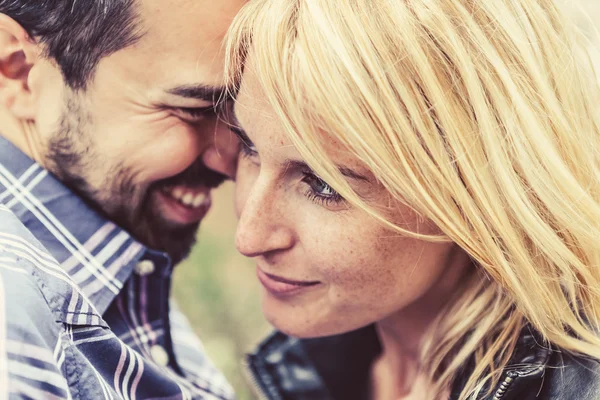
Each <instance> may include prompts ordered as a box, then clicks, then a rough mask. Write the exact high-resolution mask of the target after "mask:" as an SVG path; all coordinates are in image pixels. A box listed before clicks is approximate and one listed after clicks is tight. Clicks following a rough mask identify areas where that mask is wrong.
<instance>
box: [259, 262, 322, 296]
mask: <svg viewBox="0 0 600 400" xmlns="http://www.w3.org/2000/svg"><path fill="white" fill-rule="evenodd" d="M256 275H257V276H258V280H259V281H260V283H262V285H263V286H264V287H265V289H266V290H267V291H268V292H269V293H271V294H273V295H274V296H284V295H288V296H289V295H292V294H297V293H298V292H300V291H303V290H306V289H308V288H311V287H314V286H316V285H319V284H320V283H321V282H318V281H294V280H290V279H286V278H282V277H280V276H277V275H272V274H268V273H266V272H264V271H263V270H262V269H260V268H259V267H257V268H256Z"/></svg>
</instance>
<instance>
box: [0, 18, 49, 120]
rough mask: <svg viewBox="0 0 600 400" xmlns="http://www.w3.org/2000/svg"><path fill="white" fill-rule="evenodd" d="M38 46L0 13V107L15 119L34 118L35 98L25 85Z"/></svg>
mask: <svg viewBox="0 0 600 400" xmlns="http://www.w3.org/2000/svg"><path fill="white" fill-rule="evenodd" d="M39 60H40V46H39V44H37V43H36V42H35V41H34V40H33V39H32V38H31V37H30V36H29V34H28V33H27V31H26V30H25V29H24V28H23V27H22V26H21V25H20V24H19V23H18V22H17V21H15V20H14V19H12V18H10V17H8V16H7V15H5V14H0V106H3V107H5V108H6V109H7V110H8V111H9V112H10V113H11V114H12V115H13V116H14V117H16V118H18V119H21V120H23V119H27V120H30V119H34V115H35V108H36V107H35V99H34V96H33V94H32V92H31V90H30V88H29V84H28V81H29V77H30V72H31V69H32V68H33V67H34V65H35V63H36V62H38V61H39Z"/></svg>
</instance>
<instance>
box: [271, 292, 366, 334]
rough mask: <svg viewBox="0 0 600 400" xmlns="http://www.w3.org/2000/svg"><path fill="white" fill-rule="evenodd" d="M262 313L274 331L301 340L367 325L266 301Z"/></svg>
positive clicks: (324, 313) (334, 315)
mask: <svg viewBox="0 0 600 400" xmlns="http://www.w3.org/2000/svg"><path fill="white" fill-rule="evenodd" d="M263 313H264V315H265V318H266V320H267V321H268V322H269V323H270V324H271V325H273V327H275V329H277V330H278V331H280V332H282V333H285V334H286V335H289V336H292V337H297V338H301V339H311V338H317V337H325V336H333V335H339V334H342V333H346V332H350V331H353V330H356V329H358V328H360V327H362V326H366V325H368V323H365V324H362V325H361V324H352V323H351V322H350V321H349V320H348V319H346V318H344V319H342V318H339V315H336V313H327V312H325V311H324V310H323V309H321V310H318V312H314V311H313V310H311V309H310V307H307V308H298V307H285V306H282V305H281V304H270V303H269V302H268V301H263Z"/></svg>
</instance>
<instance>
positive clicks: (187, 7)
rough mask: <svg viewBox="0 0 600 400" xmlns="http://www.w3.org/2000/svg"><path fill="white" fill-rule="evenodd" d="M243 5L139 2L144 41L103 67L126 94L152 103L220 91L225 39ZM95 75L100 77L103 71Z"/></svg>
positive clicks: (225, 0) (200, 0) (222, 0)
mask: <svg viewBox="0 0 600 400" xmlns="http://www.w3.org/2000/svg"><path fill="white" fill-rule="evenodd" d="M245 2H246V0H138V2H137V10H136V11H137V13H138V16H139V17H138V24H139V29H140V30H141V31H142V32H143V36H142V38H141V39H140V40H139V41H138V42H137V43H136V44H134V45H133V46H130V47H128V48H125V49H123V50H122V51H119V52H117V53H115V54H113V55H111V56H109V57H107V59H105V60H104V61H103V62H101V64H105V65H110V66H109V67H108V68H107V70H109V71H111V73H112V74H113V76H117V75H118V76H119V77H120V78H121V81H126V82H127V83H128V89H129V90H131V91H135V92H140V93H142V94H143V95H144V96H146V97H151V98H154V97H155V96H158V97H161V98H162V97H164V96H165V95H168V94H170V93H171V94H172V93H173V90H174V89H181V88H182V87H183V89H186V90H187V89H190V90H191V89H194V90H196V89H198V87H200V89H201V86H205V87H206V88H207V89H210V88H211V87H212V88H215V87H221V86H222V85H223V77H222V75H223V39H224V36H225V34H226V32H227V29H228V28H229V25H230V24H231V21H232V20H233V18H234V17H235V15H236V14H237V12H238V11H239V9H240V8H241V7H242V6H243V5H244V4H245ZM98 72H99V73H100V74H102V68H100V69H99V70H98ZM190 90H187V92H189V91H190ZM183 97H186V96H183ZM196 97H197V96H196Z"/></svg>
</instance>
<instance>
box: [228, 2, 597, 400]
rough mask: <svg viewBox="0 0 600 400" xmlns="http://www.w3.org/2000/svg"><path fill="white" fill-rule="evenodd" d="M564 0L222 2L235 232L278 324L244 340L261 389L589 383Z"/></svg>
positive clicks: (585, 276)
mask: <svg viewBox="0 0 600 400" xmlns="http://www.w3.org/2000/svg"><path fill="white" fill-rule="evenodd" d="M561 15H562V14H561V11H560V10H559V9H557V7H556V5H555V4H554V2H553V1H551V0H492V1H488V0H485V1H484V0H436V1H432V0H335V1H333V0H310V1H309V0H252V1H251V2H250V3H249V5H248V6H247V8H246V10H245V11H244V12H243V13H242V14H241V15H240V16H239V17H238V18H237V20H236V21H235V22H234V25H233V28H232V31H231V33H230V48H229V52H228V54H229V59H228V62H229V65H230V66H231V71H233V72H231V73H230V75H229V78H230V83H231V87H232V88H233V90H235V91H236V95H237V101H236V103H235V106H234V110H233V115H232V116H231V120H232V122H231V124H232V126H233V128H232V129H233V130H234V131H235V132H236V133H237V134H238V136H240V138H241V139H242V142H243V145H242V155H241V158H240V164H239V171H238V176H237V182H238V188H237V196H236V206H237V210H238V213H239V216H240V223H239V227H238V231H237V238H236V243H237V247H238V249H239V250H240V251H241V252H242V253H243V254H245V255H246V256H249V257H254V258H255V259H256V261H257V275H258V279H259V280H260V281H261V283H262V284H263V286H264V288H265V294H264V299H263V310H264V312H265V315H266V316H267V318H268V320H269V321H270V322H271V323H272V324H273V325H274V326H275V327H276V328H278V330H279V331H280V333H276V334H275V335H274V336H273V337H271V338H270V339H268V340H267V341H266V342H264V343H263V345H261V347H260V348H259V350H258V351H257V353H256V354H255V355H253V356H251V357H250V358H249V362H250V369H251V371H252V373H253V376H254V379H255V381H256V386H257V388H258V390H259V392H260V393H262V395H263V396H264V397H266V398H268V399H332V398H333V399H343V400H346V399H394V400H397V399H403V400H406V399H411V400H412V399H418V400H423V399H449V398H450V399H461V400H464V399H480V398H484V399H495V400H498V399H503V400H508V399H515V400H516V399H519V400H522V399H534V398H536V399H578V400H589V399H598V398H600V364H599V363H598V361H596V360H597V359H600V339H599V337H598V335H597V332H598V331H599V329H600V162H599V161H600V113H599V112H598V104H600V103H599V101H600V90H599V85H598V81H597V79H596V77H595V75H594V71H593V69H592V67H591V63H590V60H589V59H588V56H587V53H586V52H585V51H584V50H583V49H584V48H585V45H584V44H583V43H582V39H581V38H579V36H578V35H577V34H576V32H575V30H573V29H572V28H571V26H570V25H569V24H568V23H566V22H565V21H564V20H563V18H562V17H561ZM242 71H243V72H242ZM298 338H301V339H298Z"/></svg>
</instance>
